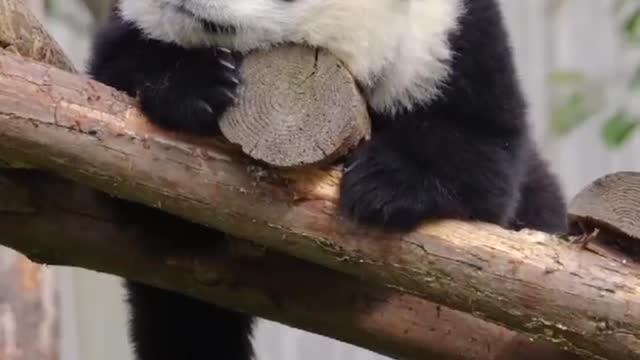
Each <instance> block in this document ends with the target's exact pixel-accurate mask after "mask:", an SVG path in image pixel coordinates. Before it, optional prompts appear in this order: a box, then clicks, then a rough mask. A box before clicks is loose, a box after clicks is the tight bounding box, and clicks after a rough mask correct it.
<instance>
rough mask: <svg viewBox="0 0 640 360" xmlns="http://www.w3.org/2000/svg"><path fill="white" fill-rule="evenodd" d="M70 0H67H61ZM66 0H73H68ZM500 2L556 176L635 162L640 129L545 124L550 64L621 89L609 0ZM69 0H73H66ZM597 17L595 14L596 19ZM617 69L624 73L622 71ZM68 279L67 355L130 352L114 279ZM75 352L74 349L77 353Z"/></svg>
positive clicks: (314, 343)
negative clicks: (568, 128) (613, 139)
mask: <svg viewBox="0 0 640 360" xmlns="http://www.w3.org/2000/svg"><path fill="white" fill-rule="evenodd" d="M65 1H67V0H65ZM69 1H70V0H69ZM372 1H374V0H372ZM503 3H504V9H505V13H506V15H507V23H508V26H509V28H510V30H511V33H512V38H513V42H514V46H515V49H516V60H517V64H518V67H519V71H520V74H521V77H522V79H523V81H524V87H525V91H526V93H527V95H528V97H529V100H530V104H531V112H530V114H531V119H532V122H533V125H534V129H535V134H536V137H537V138H538V139H539V140H540V142H541V143H542V144H543V151H544V152H545V154H546V155H547V156H548V157H549V158H550V159H551V161H552V165H553V168H554V169H555V170H556V171H557V172H558V174H559V175H560V176H561V179H562V182H563V184H564V186H565V189H566V190H567V193H568V194H574V193H575V192H576V191H577V190H578V189H579V188H580V187H582V186H583V185H584V184H586V183H588V182H590V181H591V180H593V179H594V178H596V177H598V176H600V175H602V174H604V173H607V172H611V171H614V170H621V169H627V170H628V169H635V170H640V158H639V157H635V158H634V156H633V153H634V151H635V152H637V151H638V150H640V136H637V137H636V139H635V140H634V141H633V142H632V144H630V145H629V146H627V147H626V148H625V149H623V150H620V151H615V152H612V151H609V150H607V149H605V148H604V146H602V145H601V141H600V140H599V138H598V132H599V124H600V123H599V122H598V121H592V122H589V124H588V125H587V126H584V127H583V128H581V129H579V130H578V131H576V132H575V133H573V134H572V135H570V136H569V137H568V138H567V139H564V140H562V141H557V140H556V139H554V138H553V137H552V136H550V135H549V132H548V125H547V124H548V123H547V121H548V120H547V119H548V114H549V101H548V96H549V92H548V87H547V74H548V72H549V71H550V69H552V68H557V67H563V68H579V69H585V70H589V71H591V72H592V73H595V74H599V75H600V76H602V77H603V78H607V79H610V80H608V88H609V90H610V91H611V95H610V97H611V99H612V100H615V99H616V98H617V97H619V93H620V91H621V89H620V88H619V87H618V86H617V84H618V82H617V81H616V79H617V78H618V77H619V76H624V74H625V71H626V69H624V68H622V67H621V66H619V65H618V64H619V63H618V61H617V60H618V59H619V58H620V56H621V50H620V44H619V43H618V41H617V39H616V37H615V36H614V35H613V27H612V24H611V22H610V21H609V20H608V19H604V21H603V20H602V17H601V16H600V15H601V14H602V13H604V12H606V11H608V7H609V6H610V3H611V1H608V0H567V1H566V5H565V6H566V7H565V8H564V9H563V10H562V12H561V17H562V19H561V21H553V20H550V19H548V18H547V17H546V16H545V14H546V13H547V12H548V11H549V6H550V1H545V0H517V1H514V0H505V1H503ZM69 4H71V2H69ZM594 17H596V18H597V19H598V20H597V21H595V20H593V19H594ZM51 27H52V29H54V31H55V33H56V35H57V36H58V37H59V39H60V40H61V43H62V45H63V46H64V47H65V48H66V49H67V50H68V51H69V52H70V53H72V54H74V59H75V60H76V61H77V62H82V61H83V59H84V56H85V55H86V50H87V42H86V39H84V40H83V39H80V40H78V38H77V36H73V37H71V36H69V35H76V34H75V33H69V32H68V31H65V30H64V28H63V27H61V26H59V24H56V23H51ZM621 74H622V75H621ZM62 272H63V273H64V274H65V275H63V278H64V281H63V284H66V285H65V291H64V294H65V296H64V298H63V304H64V305H65V313H66V315H67V316H66V317H65V330H66V333H65V335H66V336H67V337H66V338H65V351H66V353H65V354H66V355H65V356H64V357H63V359H64V360H76V359H89V360H103V359H104V360H107V359H109V360H110V359H120V360H126V359H128V356H129V355H128V353H129V351H128V346H127V344H126V336H125V321H126V316H125V312H124V308H123V304H122V292H121V288H120V286H119V280H117V279H114V278H113V277H110V276H104V275H97V274H95V273H92V272H88V271H82V270H64V271H62ZM256 343H257V347H258V353H259V354H260V359H261V360H298V359H309V360H313V358H312V357H310V356H313V355H310V354H314V353H315V354H322V356H321V357H318V360H320V359H322V360H325V359H326V360H341V359H350V360H352V359H355V360H357V359H362V360H374V359H382V357H378V356H376V355H373V354H371V353H369V352H367V351H364V350H359V349H355V348H353V347H351V346H346V345H345V346H341V345H340V344H339V343H337V342H335V341H332V340H329V339H326V338H323V337H319V336H315V335H310V334H306V333H304V332H301V331H297V330H293V329H289V328H286V327H283V326H280V325H275V324H273V323H267V322H263V323H261V324H260V326H259V329H258V331H257V340H256ZM77 356H79V357H77Z"/></svg>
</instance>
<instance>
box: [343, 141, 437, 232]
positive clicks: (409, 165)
mask: <svg viewBox="0 0 640 360" xmlns="http://www.w3.org/2000/svg"><path fill="white" fill-rule="evenodd" d="M445 196H446V194H445V190H444V189H443V188H441V187H440V185H439V183H438V181H437V179H435V178H433V177H432V176H430V175H429V174H428V171H425V169H419V168H418V167H417V166H416V164H414V163H413V161H412V160H410V159H407V158H406V157H404V156H402V155H400V154H399V153H396V152H394V151H393V150H391V149H389V148H388V147H386V146H384V144H382V143H380V142H376V141H372V142H370V143H367V144H364V145H363V146H361V147H360V148H358V149H357V150H356V151H355V152H354V153H353V154H352V155H351V156H350V157H349V159H348V160H347V162H346V164H345V167H344V171H343V177H342V181H341V184H340V200H339V210H340V212H341V213H342V214H343V215H345V216H346V217H347V218H348V219H349V220H351V221H354V222H355V223H357V224H361V225H365V226H371V227H374V228H377V229H379V230H383V231H388V232H406V231H410V230H413V229H415V228H416V227H417V226H418V225H420V224H421V223H422V222H423V221H425V220H427V219H430V218H434V217H442V216H445V214H444V213H445V211H444V209H443V208H442V207H441V206H440V203H441V202H440V200H441V199H442V198H443V197H445Z"/></svg>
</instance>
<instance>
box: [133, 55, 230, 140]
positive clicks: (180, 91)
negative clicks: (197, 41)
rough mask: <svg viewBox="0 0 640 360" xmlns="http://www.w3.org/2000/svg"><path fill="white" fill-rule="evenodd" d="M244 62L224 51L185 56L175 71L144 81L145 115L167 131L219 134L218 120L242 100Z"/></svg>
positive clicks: (142, 101) (140, 90)
mask: <svg viewBox="0 0 640 360" xmlns="http://www.w3.org/2000/svg"><path fill="white" fill-rule="evenodd" d="M241 61H242V59H241V57H240V56H239V55H237V54H235V53H232V52H231V51H230V50H228V49H225V48H215V49H192V50H189V51H187V52H185V54H184V56H182V57H181V58H180V59H179V60H178V61H177V63H176V64H175V66H174V67H171V68H170V69H167V70H166V71H159V72H157V73H155V74H154V76H152V77H151V78H146V79H144V80H143V82H142V83H141V85H140V86H139V87H138V96H139V99H140V106H141V108H142V111H143V112H144V113H145V114H146V115H147V116H148V117H149V119H150V121H151V122H153V123H154V124H156V125H158V126H161V127H163V128H165V129H169V130H174V131H180V132H186V133H191V134H196V135H210V134H215V133H217V132H219V127H218V119H219V118H220V116H221V115H222V114H223V113H224V112H225V110H227V109H228V108H229V107H230V106H231V105H233V104H234V103H235V102H236V101H237V99H238V97H239V88H240V85H241V82H242V80H241V77H240V72H239V68H240V63H241Z"/></svg>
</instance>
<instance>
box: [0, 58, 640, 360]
mask: <svg viewBox="0 0 640 360" xmlns="http://www.w3.org/2000/svg"><path fill="white" fill-rule="evenodd" d="M0 109H1V112H0V157H4V158H6V159H10V160H14V159H18V160H21V161H26V162H28V163H31V164H33V165H34V166H37V167H39V168H43V169H48V170H51V171H52V172H54V173H56V174H59V175H61V176H64V177H67V178H69V179H73V180H76V181H79V182H84V183H86V184H90V185H91V186H94V187H96V188H98V189H101V190H103V191H106V192H110V193H113V194H115V195H117V196H121V197H124V198H127V199H130V200H134V201H138V202H141V203H145V204H147V205H150V206H155V207H158V208H161V209H163V210H165V211H168V212H171V213H174V214H177V215H180V216H183V217H185V218H187V219H190V220H193V221H195V222H199V223H203V224H207V225H210V226H213V227H216V228H219V229H220V230H223V231H225V232H227V233H229V234H231V235H233V236H236V237H238V238H244V239H251V240H253V241H255V242H257V243H259V244H262V245H265V246H267V247H268V248H273V249H276V250H279V251H282V252H284V253H287V254H289V255H293V256H295V257H299V258H301V259H304V260H307V261H309V262H313V263H317V264H320V265H323V266H326V267H328V268H331V269H334V270H337V271H340V272H343V273H347V274H351V275H355V276H358V277H359V278H362V279H365V280H367V281H370V282H374V283H377V284H380V285H385V286H387V287H391V288H394V289H396V290H399V291H402V292H406V293H412V294H415V295H418V296H420V297H423V298H425V299H428V300H431V301H434V302H436V303H440V304H443V305H446V306H449V307H451V308H454V309H457V310H459V311H462V312H467V313H472V314H473V315H474V316H477V317H480V318H484V319H487V320H489V321H492V322H495V323H498V324H502V325H504V326H506V327H508V328H511V329H514V330H517V331H519V332H523V333H526V334H530V335H532V336H535V337H539V338H543V339H547V340H550V341H552V342H555V343H558V344H560V345H562V346H564V347H566V348H567V349H569V350H571V351H573V352H576V353H579V354H581V355H583V356H585V357H587V358H599V359H612V360H616V359H640V340H639V339H640V294H639V293H638V291H637V290H636V289H638V288H640V271H638V268H637V266H636V265H635V264H628V265H624V264H620V263H613V262H611V261H608V260H607V259H606V258H603V257H600V256H598V255H595V254H592V253H588V252H580V251H576V249H574V248H571V247H570V246H569V245H567V244H566V242H564V241H562V239H559V238H555V237H553V236H551V235H548V234H542V233H537V232H532V231H522V232H520V233H516V232H511V231H507V230H504V229H500V228H498V227H496V226H491V225H488V224H470V223H461V222H454V221H443V222H437V223H432V224H428V225H426V226H425V227H423V228H421V229H420V230H418V231H416V232H414V233H412V234H406V235H393V236H392V235H383V234H380V233H376V232H374V231H371V230H367V229H363V228H359V227H355V226H353V225H350V224H348V223H346V222H345V221H344V220H342V219H340V217H339V216H338V215H337V214H335V212H334V209H335V200H336V194H337V193H336V184H337V183H338V181H339V173H338V172H337V171H335V170H324V171H323V170H318V169H314V170H306V171H295V170H288V171H275V170H269V169H264V168H261V167H260V166H258V165H256V164H255V163H253V162H252V161H250V160H248V159H247V158H246V157H244V156H242V154H239V153H237V152H233V151H231V150H229V149H226V148H225V146H224V145H223V144H220V143H216V142H215V141H213V140H206V139H195V138H189V137H186V136H178V135H175V134H171V133H168V132H165V131H161V130H159V129H157V128H154V127H152V126H151V125H149V123H148V122H146V120H145V119H144V117H143V116H142V115H141V114H140V113H139V112H138V111H137V110H136V107H135V103H134V101H133V100H132V99H129V98H127V97H126V96H124V95H123V94H121V93H118V92H116V91H115V90H113V89H110V88H108V87H106V86H104V85H101V84H98V83H95V82H92V81H89V80H86V79H82V78H79V77H77V76H74V75H72V74H69V73H65V72H62V71H60V70H57V69H53V68H51V67H49V66H45V65H42V64H36V63H30V62H25V61H20V59H17V58H16V57H14V56H11V55H8V54H7V55H3V56H1V57H0ZM214 273H215V272H214ZM173 276H175V275H173ZM170 278H171V274H169V273H167V274H166V279H170Z"/></svg>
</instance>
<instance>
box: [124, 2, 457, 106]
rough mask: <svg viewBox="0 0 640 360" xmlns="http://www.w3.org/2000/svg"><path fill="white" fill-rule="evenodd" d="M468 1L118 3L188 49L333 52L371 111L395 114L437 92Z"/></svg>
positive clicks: (130, 16) (131, 17) (145, 26)
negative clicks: (293, 47) (297, 46)
mask: <svg viewBox="0 0 640 360" xmlns="http://www.w3.org/2000/svg"><path fill="white" fill-rule="evenodd" d="M463 2H464V0H120V5H119V9H120V13H121V15H122V16H123V17H124V18H125V19H126V20H128V21H131V22H133V23H135V24H136V25H137V26H138V27H139V28H140V29H142V31H144V32H145V34H146V35H147V36H149V37H152V38H155V39H158V40H163V41H169V42H173V43H177V44H179V45H182V46H185V47H194V46H224V47H228V48H232V49H236V50H239V51H249V50H252V49H256V48H266V47H269V46H272V45H276V44H280V43H286V42H292V43H302V44H308V45H311V46H317V47H321V48H325V49H328V50H329V51H331V52H332V53H334V54H335V55H336V56H338V57H339V58H340V59H341V60H342V61H343V62H345V64H346V65H347V67H348V68H349V69H350V70H351V72H352V73H353V74H354V76H355V77H356V78H357V79H358V80H359V81H360V82H361V84H362V85H363V86H364V87H365V88H366V89H370V90H371V93H370V94H369V98H370V99H369V100H370V103H371V104H372V105H373V106H374V108H379V109H380V110H390V111H394V110H396V109H398V108H400V107H405V108H406V107H411V106H412V105H413V104H414V103H415V102H416V101H418V100H424V99H425V98H428V97H432V96H434V95H435V94H436V93H437V91H436V90H435V85H436V84H437V83H439V82H440V81H441V80H442V78H443V77H444V76H445V75H446V73H447V70H448V69H447V66H446V63H447V61H448V60H449V58H450V57H451V52H450V47H449V44H448V35H449V32H450V31H451V30H452V29H454V28H455V27H456V24H457V18H458V17H459V15H460V13H461V12H462V10H463ZM380 89H382V91H377V90H380ZM374 90H376V91H374Z"/></svg>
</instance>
